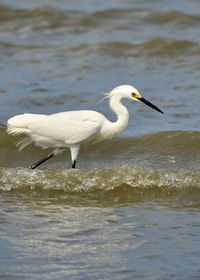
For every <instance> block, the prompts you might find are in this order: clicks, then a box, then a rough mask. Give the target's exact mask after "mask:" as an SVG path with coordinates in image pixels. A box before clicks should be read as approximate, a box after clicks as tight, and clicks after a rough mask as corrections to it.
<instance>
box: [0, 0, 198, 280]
mask: <svg viewBox="0 0 200 280" xmlns="http://www.w3.org/2000/svg"><path fill="white" fill-rule="evenodd" d="M199 11H200V3H199V1H197V0H191V1H185V0H181V1H180V0H179V1H178V0H176V1H172V0H164V1H156V0H152V1H117V0H111V1H99V2H98V3H96V2H94V1H89V0H87V1H78V0H77V1H62V0H57V1H51V0H48V1H47V0H40V1H36V0H34V1H33V0H28V1H23V0H19V1H15V0H0V58H1V65H0V100H1V103H0V125H1V126H0V277H1V278H2V279H120V280H121V279H199V273H200V269H199V268H200V261H199V255H200V248H199V243H200V238H199V236H200V223H199V209H200V172H199V171H200V158H199V151H200V144H199V143H200V132H199V130H200V122H199V120H200V111H199V100H200V95H199V80H200V66H199V65H200V63H199V62H200V60H199V54H200V29H199V24H200V12H199ZM119 84H132V85H133V86H135V87H136V88H138V89H139V90H140V91H141V92H142V94H143V95H144V97H145V98H147V99H148V100H149V101H151V102H152V103H155V104H156V105H157V106H158V107H159V108H161V109H162V110H163V111H164V112H165V115H161V114H159V113H157V112H155V111H153V110H151V109H150V108H148V107H146V106H145V105H144V104H139V103H137V104H135V103H134V104H130V103H127V102H125V105H126V106H127V107H128V109H129V111H130V121H129V126H128V128H127V129H126V130H125V131H124V132H123V134H122V135H121V136H120V137H118V138H116V139H113V140H110V141H108V142H106V143H101V144H98V145H94V146H93V147H91V148H88V147H83V148H82V149H81V151H80V156H79V159H78V163H77V167H78V169H77V170H71V169H70V165H71V163H70V155H69V152H68V151H67V152H66V153H63V154H62V155H59V156H57V157H56V158H53V159H51V160H49V161H48V162H47V163H45V164H44V165H42V166H41V168H40V169H36V170H34V171H33V170H32V171H30V170H29V169H28V166H29V165H30V164H32V163H33V162H35V161H37V160H38V159H40V158H41V157H43V156H45V155H46V154H47V153H48V152H49V151H44V150H40V149H39V148H36V147H34V146H29V147H27V148H26V149H25V150H23V151H22V152H18V151H17V149H16V146H15V144H16V143H17V142H18V141H19V140H20V139H21V137H19V136H17V137H12V136H10V135H7V133H6V128H5V124H6V121H7V119H8V118H9V117H11V116H13V115H16V114H20V113H24V112H31V113H54V112H59V111H64V110H73V109H81V108H84V109H94V110H98V111H100V112H102V113H104V114H105V115H106V116H107V117H108V118H109V119H111V120H114V119H115V116H114V115H113V113H112V112H111V111H110V109H109V107H108V104H107V102H106V101H105V102H103V103H101V104H96V103H97V102H98V101H99V100H100V99H101V98H102V95H101V93H103V92H107V91H109V90H111V89H112V88H113V87H115V86H117V85H119Z"/></svg>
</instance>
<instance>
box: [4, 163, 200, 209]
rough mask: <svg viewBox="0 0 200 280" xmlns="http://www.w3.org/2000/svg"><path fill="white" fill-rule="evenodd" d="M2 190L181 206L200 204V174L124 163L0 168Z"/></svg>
mask: <svg viewBox="0 0 200 280" xmlns="http://www.w3.org/2000/svg"><path fill="white" fill-rule="evenodd" d="M0 193H2V194H4V195H7V194H10V195H15V196H16V195H17V197H18V196H19V195H20V196H23V199H28V200H30V199H31V200H35V199H36V200H38V199H42V198H43V197H45V199H47V198H48V201H49V202H50V201H52V202H53V203H55V202H56V201H57V203H58V202H59V203H61V202H62V203H65V205H66V204H73V205H79V206H80V205H89V204H91V203H92V205H94V204H97V205H101V206H102V205H107V206H110V205H118V206H119V205H127V204H129V203H133V202H137V203H138V202H140V203H142V202H145V201H160V202H161V201H162V203H167V204H166V205H174V206H176V207H177V206H178V207H180V206H181V207H183V206H187V207H188V206H189V207H197V208H198V207H199V206H200V204H199V197H200V173H197V172H187V171H183V170H182V171H181V170H179V171H174V170H159V171H155V170H152V169H149V168H138V167H136V166H130V165H129V166H127V165H124V166H122V167H121V168H115V169H106V170H105V169H104V170H97V169H94V170H90V171H87V170H82V171H81V170H54V169H52V170H48V171H44V170H34V171H33V170H28V169H27V168H26V169H25V168H0Z"/></svg>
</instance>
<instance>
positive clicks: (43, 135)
mask: <svg viewBox="0 0 200 280" xmlns="http://www.w3.org/2000/svg"><path fill="white" fill-rule="evenodd" d="M107 97H108V98H109V99H110V108H111V109H112V110H113V111H114V112H115V113H116V115H117V117H118V119H117V121H116V122H110V121H109V120H108V119H106V118H105V116H104V115H102V114H101V113H98V112H96V111H89V110H81V111H68V112H61V113H57V114H52V115H37V114H23V115H18V116H15V117H12V118H10V119H9V120H8V124H7V131H8V133H10V134H22V133H23V134H25V135H26V136H27V137H26V138H24V139H23V140H22V141H21V142H20V149H23V148H24V147H25V146H27V145H29V144H30V143H32V142H34V143H35V145H37V146H39V147H42V148H53V149H54V151H53V153H52V154H50V155H49V156H47V157H46V158H44V159H42V160H40V161H39V162H37V163H36V164H34V165H32V166H31V168H35V167H37V166H38V165H40V164H41V163H43V162H44V161H46V160H47V159H49V158H50V157H52V156H53V155H55V154H58V153H60V152H62V151H63V150H64V149H65V148H69V149H70V150H71V158H72V167H73V168H75V164H76V159H77V156H78V152H79V149H80V145H81V144H82V143H85V142H89V143H91V144H92V143H95V142H99V141H102V140H105V139H109V138H112V137H113V136H115V135H116V134H119V133H120V132H121V131H122V130H123V129H124V128H125V127H126V126H127V124H128V118H129V114H128V110H127V109H126V107H125V106H123V105H122V103H121V99H122V98H127V99H131V100H133V99H134V100H137V101H138V100H140V101H142V102H144V103H146V104H147V105H149V106H151V107H152V108H154V109H155V110H157V111H159V112H161V113H162V111H161V110H160V109H158V108H157V107H156V106H154V105H153V104H151V103H150V102H148V101H147V100H145V99H144V98H143V97H142V96H141V94H140V93H139V92H138V91H137V89H135V88H134V87H132V86H129V85H122V86H119V87H117V88H114V89H113V90H112V91H111V92H110V93H108V94H107Z"/></svg>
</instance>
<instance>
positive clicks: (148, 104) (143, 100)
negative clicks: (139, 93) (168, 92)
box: [138, 97, 164, 114]
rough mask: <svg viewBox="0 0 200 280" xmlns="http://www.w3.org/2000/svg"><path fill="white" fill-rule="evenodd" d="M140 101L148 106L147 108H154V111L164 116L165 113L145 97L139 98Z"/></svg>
mask: <svg viewBox="0 0 200 280" xmlns="http://www.w3.org/2000/svg"><path fill="white" fill-rule="evenodd" d="M138 100H140V101H142V102H143V103H144V104H146V105H147V106H149V107H151V108H153V109H154V110H156V111H158V112H160V113H162V114H164V113H163V111H161V110H160V109H159V108H158V107H156V106H155V105H153V104H152V103H151V102H149V101H147V100H146V99H145V98H144V97H140V98H138Z"/></svg>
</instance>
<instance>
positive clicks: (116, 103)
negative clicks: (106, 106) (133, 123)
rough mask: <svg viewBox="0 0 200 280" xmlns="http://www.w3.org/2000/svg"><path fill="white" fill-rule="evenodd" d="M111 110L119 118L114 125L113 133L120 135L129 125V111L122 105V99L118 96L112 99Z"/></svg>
mask: <svg viewBox="0 0 200 280" xmlns="http://www.w3.org/2000/svg"><path fill="white" fill-rule="evenodd" d="M110 108H111V110H112V111H113V112H114V113H115V114H116V115H117V117H118V119H117V121H116V122H114V123H113V130H114V131H113V132H114V134H119V133H120V132H121V131H123V130H124V128H125V127H126V126H127V125H128V119H129V113H128V110H127V109H126V107H125V106H124V105H122V103H121V97H120V96H117V95H114V96H112V97H111V98H110Z"/></svg>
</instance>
